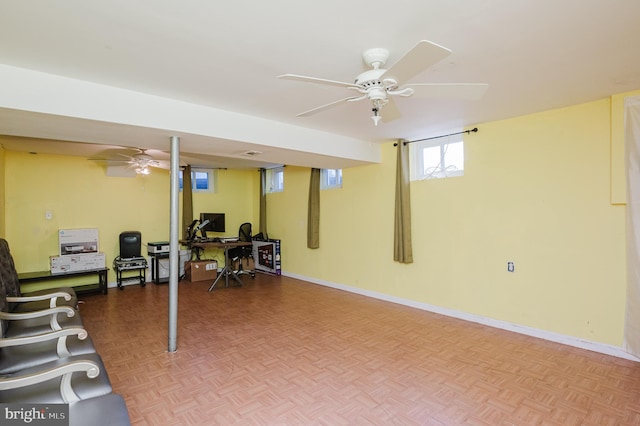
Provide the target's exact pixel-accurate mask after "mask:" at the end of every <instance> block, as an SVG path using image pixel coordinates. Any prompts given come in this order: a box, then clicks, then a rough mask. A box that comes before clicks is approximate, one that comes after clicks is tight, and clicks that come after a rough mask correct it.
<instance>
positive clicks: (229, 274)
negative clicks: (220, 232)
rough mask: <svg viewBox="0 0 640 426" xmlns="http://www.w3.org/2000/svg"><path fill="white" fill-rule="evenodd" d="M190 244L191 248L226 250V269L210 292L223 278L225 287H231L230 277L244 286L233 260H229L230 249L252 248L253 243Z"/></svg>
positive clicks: (210, 288)
mask: <svg viewBox="0 0 640 426" xmlns="http://www.w3.org/2000/svg"><path fill="white" fill-rule="evenodd" d="M188 244H189V246H191V247H195V248H202V249H206V248H221V249H224V268H222V271H220V275H218V277H217V278H216V280H215V281H214V282H213V284H211V287H209V291H211V290H213V288H214V287H215V286H216V284H218V281H220V279H221V278H222V277H224V281H225V287H229V277H232V278H233V279H234V280H236V281H238V283H240V285H243V282H242V281H241V280H240V278H239V277H238V274H236V273H235V272H234V271H233V265H231V259H229V249H230V248H234V247H242V246H250V245H252V243H251V241H236V242H226V243H223V242H219V243H218V242H190V243H188Z"/></svg>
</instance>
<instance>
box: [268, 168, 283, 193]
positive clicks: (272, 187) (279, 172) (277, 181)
mask: <svg viewBox="0 0 640 426" xmlns="http://www.w3.org/2000/svg"><path fill="white" fill-rule="evenodd" d="M282 191H284V167H274V168H272V169H267V194H269V193H272V192H282Z"/></svg>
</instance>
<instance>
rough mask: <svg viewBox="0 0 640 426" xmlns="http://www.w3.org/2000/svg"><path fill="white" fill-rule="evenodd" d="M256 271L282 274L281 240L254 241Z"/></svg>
mask: <svg viewBox="0 0 640 426" xmlns="http://www.w3.org/2000/svg"><path fill="white" fill-rule="evenodd" d="M253 259H254V260H255V267H256V271H260V272H268V273H270V274H275V275H280V274H281V263H280V262H281V260H280V240H265V241H257V240H254V241H253Z"/></svg>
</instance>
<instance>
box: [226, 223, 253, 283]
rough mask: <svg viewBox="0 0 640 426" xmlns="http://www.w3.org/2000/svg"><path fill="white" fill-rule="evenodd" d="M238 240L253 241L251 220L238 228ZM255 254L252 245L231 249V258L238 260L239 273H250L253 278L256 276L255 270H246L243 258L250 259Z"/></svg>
mask: <svg viewBox="0 0 640 426" xmlns="http://www.w3.org/2000/svg"><path fill="white" fill-rule="evenodd" d="M238 241H244V242H251V241H253V239H252V236H251V224H250V223H249V222H245V223H243V224H242V225H240V229H238ZM252 254H253V247H252V246H241V247H235V248H232V249H229V258H230V259H231V260H232V261H234V262H235V261H236V260H237V261H238V272H236V273H237V274H238V275H241V274H248V275H251V278H255V277H256V273H255V271H245V270H244V268H243V267H242V259H249V258H250V257H251V256H252Z"/></svg>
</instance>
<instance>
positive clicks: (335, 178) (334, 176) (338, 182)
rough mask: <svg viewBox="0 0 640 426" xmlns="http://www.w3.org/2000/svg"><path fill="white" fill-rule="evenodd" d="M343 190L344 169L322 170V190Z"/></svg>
mask: <svg viewBox="0 0 640 426" xmlns="http://www.w3.org/2000/svg"><path fill="white" fill-rule="evenodd" d="M336 188H342V169H322V170H320V189H336Z"/></svg>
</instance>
